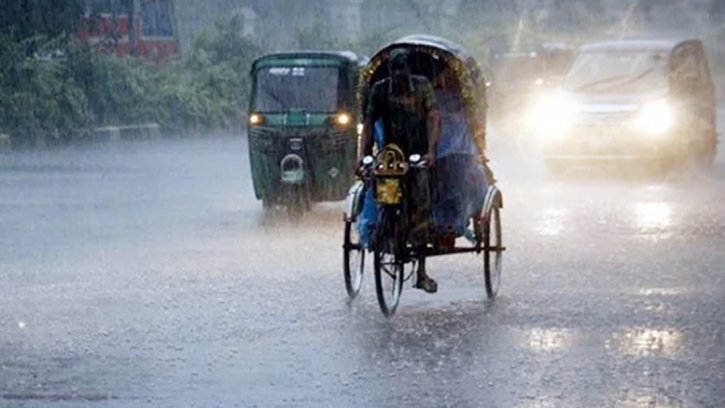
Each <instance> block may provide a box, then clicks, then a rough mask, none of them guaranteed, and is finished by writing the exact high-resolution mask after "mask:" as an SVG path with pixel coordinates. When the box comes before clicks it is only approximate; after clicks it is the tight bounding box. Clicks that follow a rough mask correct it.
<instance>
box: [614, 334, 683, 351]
mask: <svg viewBox="0 0 725 408" xmlns="http://www.w3.org/2000/svg"><path fill="white" fill-rule="evenodd" d="M682 343H683V335H682V333H681V332H679V331H677V330H673V329H649V328H630V329H626V330H624V331H622V332H619V333H614V335H613V336H612V337H611V338H610V339H609V340H607V341H606V344H605V347H606V348H607V350H611V351H613V352H615V353H618V354H621V355H625V356H631V357H673V356H675V355H677V354H678V353H679V352H680V351H681V350H682V347H683V345H682Z"/></svg>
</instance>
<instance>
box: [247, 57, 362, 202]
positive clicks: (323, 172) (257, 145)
mask: <svg viewBox="0 0 725 408" xmlns="http://www.w3.org/2000/svg"><path fill="white" fill-rule="evenodd" d="M363 65H364V61H362V60H361V59H360V58H358V56H357V55H356V54H354V53H352V52H348V51H340V52H330V51H327V52H285V53H275V54H271V55H266V56H264V57H261V58H259V59H257V60H256V61H254V63H253V64H252V69H251V73H250V74H251V78H252V91H251V98H250V104H249V114H248V137H249V159H250V164H251V170H252V180H253V183H254V193H255V195H256V197H257V199H258V200H262V202H263V205H264V208H265V209H271V208H274V207H276V206H281V207H284V208H286V209H288V210H290V211H292V212H294V213H296V214H300V213H302V212H303V211H306V210H309V209H310V207H311V205H312V203H314V202H325V201H341V200H343V199H345V197H346V195H347V190H348V188H349V186H350V184H351V183H352V181H353V179H354V176H355V174H354V173H355V169H354V166H353V164H354V162H355V158H356V154H357V136H358V128H359V126H358V123H357V112H358V106H357V99H356V87H357V78H358V73H359V70H360V69H361V67H362V66H363Z"/></svg>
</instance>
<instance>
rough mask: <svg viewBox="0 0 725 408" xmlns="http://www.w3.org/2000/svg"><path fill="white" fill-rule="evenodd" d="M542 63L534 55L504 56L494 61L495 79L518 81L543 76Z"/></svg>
mask: <svg viewBox="0 0 725 408" xmlns="http://www.w3.org/2000/svg"><path fill="white" fill-rule="evenodd" d="M543 69H544V67H543V62H542V60H541V58H539V57H537V56H536V54H533V55H532V54H529V53H522V54H506V55H502V56H501V57H499V59H498V60H497V61H496V77H497V78H500V79H501V80H504V81H520V80H526V79H531V78H538V77H539V76H541V75H543Z"/></svg>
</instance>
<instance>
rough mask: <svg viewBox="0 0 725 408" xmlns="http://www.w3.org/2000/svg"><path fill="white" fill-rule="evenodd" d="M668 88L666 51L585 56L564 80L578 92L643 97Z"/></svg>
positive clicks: (577, 61)
mask: <svg viewBox="0 0 725 408" xmlns="http://www.w3.org/2000/svg"><path fill="white" fill-rule="evenodd" d="M666 86H667V53H666V52H663V51H596V52H582V53H580V54H578V55H577V56H576V58H575V59H574V61H573V63H572V66H571V68H570V70H569V72H568V73H567V75H566V78H565V80H564V88H566V89H567V90H570V91H575V92H592V93H639V92H646V91H649V90H653V89H660V88H664V87H666Z"/></svg>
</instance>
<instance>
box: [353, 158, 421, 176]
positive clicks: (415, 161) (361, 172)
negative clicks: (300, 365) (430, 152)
mask: <svg viewBox="0 0 725 408" xmlns="http://www.w3.org/2000/svg"><path fill="white" fill-rule="evenodd" d="M374 163H375V161H374V159H373V157H372V156H366V157H364V158H363V159H362V160H361V162H360V163H358V167H357V169H356V170H355V174H356V175H357V176H358V177H361V178H364V177H365V176H366V175H367V174H369V173H370V172H371V171H372V169H373V164H374ZM408 165H409V166H410V167H411V168H413V169H425V168H427V167H428V160H426V159H425V158H423V157H421V156H420V155H419V154H414V155H411V156H410V158H408Z"/></svg>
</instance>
